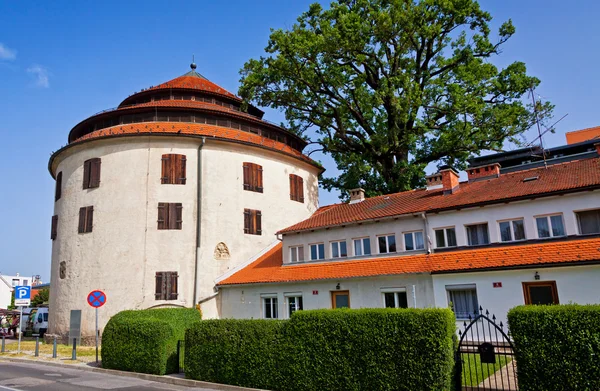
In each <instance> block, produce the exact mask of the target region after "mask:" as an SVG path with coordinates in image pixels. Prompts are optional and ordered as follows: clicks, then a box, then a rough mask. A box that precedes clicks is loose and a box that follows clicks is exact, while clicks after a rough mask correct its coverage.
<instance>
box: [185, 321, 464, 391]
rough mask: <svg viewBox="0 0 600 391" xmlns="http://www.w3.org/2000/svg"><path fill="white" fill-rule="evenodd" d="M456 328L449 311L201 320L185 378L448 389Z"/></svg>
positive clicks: (277, 386)
mask: <svg viewBox="0 0 600 391" xmlns="http://www.w3.org/2000/svg"><path fill="white" fill-rule="evenodd" d="M454 331H455V322H454V315H453V313H452V312H451V311H450V310H447V309H425V310H422V309H417V310H415V309H401V310H397V309H363V310H314V311H298V312H296V313H294V315H293V316H292V319H290V320H289V321H266V320H242V321H240V320H215V321H204V322H201V323H198V324H195V325H194V326H192V327H191V329H190V330H188V332H187V333H186V357H185V367H186V376H187V377H189V378H193V379H197V380H205V381H213V382H218V383H225V384H234V385H240V386H246V387H256V388H266V389H272V390H344V391H345V390H411V391H415V390H447V389H450V382H451V376H452V370H453V365H454V359H453V339H452V338H453V335H454Z"/></svg>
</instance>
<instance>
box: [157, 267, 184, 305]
mask: <svg viewBox="0 0 600 391" xmlns="http://www.w3.org/2000/svg"><path fill="white" fill-rule="evenodd" d="M178 277H179V275H178V274H177V272H156V287H155V294H154V298H155V299H156V300H177V297H178V295H179V294H178V293H177V278H178Z"/></svg>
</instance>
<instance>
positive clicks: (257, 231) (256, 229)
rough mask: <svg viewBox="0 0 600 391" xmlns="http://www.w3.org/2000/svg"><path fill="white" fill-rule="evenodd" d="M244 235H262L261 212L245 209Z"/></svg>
mask: <svg viewBox="0 0 600 391" xmlns="http://www.w3.org/2000/svg"><path fill="white" fill-rule="evenodd" d="M244 233H245V234H249V235H262V213H261V212H260V210H254V209H244Z"/></svg>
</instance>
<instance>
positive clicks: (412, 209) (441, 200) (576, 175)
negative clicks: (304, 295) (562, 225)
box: [278, 158, 600, 233]
mask: <svg viewBox="0 0 600 391" xmlns="http://www.w3.org/2000/svg"><path fill="white" fill-rule="evenodd" d="M534 177H537V178H538V179H536V180H532V181H527V182H524V181H523V180H524V179H527V178H534ZM589 188H600V158H592V159H585V160H578V161H571V162H567V163H562V164H555V165H551V166H548V168H547V169H546V168H544V167H540V168H534V169H530V170H524V171H517V172H512V173H507V174H502V175H501V176H500V177H499V178H493V179H487V180H481V181H478V182H472V183H468V182H461V183H460V186H459V190H458V191H457V192H455V193H453V194H444V193H443V191H442V190H441V189H440V190H425V189H417V190H411V191H405V192H402V193H396V194H390V195H386V196H379V197H373V198H367V199H365V200H364V201H362V202H358V203H354V204H346V203H343V204H336V205H333V206H327V207H326V208H327V209H326V210H321V209H320V210H319V211H317V213H315V214H314V215H312V216H311V217H310V218H308V219H306V220H304V221H301V222H299V223H297V224H294V225H292V226H290V227H288V228H285V229H282V230H281V231H279V232H278V233H288V232H296V231H304V230H311V229H316V228H324V227H330V226H336V225H343V224H349V223H355V222H359V221H366V220H374V219H380V218H385V217H392V216H398V215H404V214H410V213H420V212H436V211H441V210H448V209H459V208H465V207H469V206H477V205H485V204H493V203H501V202H507V201H514V200H518V199H522V198H533V197H538V196H542V195H545V194H553V193H560V192H568V191H576V190H578V189H589Z"/></svg>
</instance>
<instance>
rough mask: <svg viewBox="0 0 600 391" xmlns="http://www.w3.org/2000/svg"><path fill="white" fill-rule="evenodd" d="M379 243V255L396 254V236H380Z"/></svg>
mask: <svg viewBox="0 0 600 391" xmlns="http://www.w3.org/2000/svg"><path fill="white" fill-rule="evenodd" d="M377 243H378V244H379V254H386V253H395V252H396V236H395V235H383V236H378V237H377Z"/></svg>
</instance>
